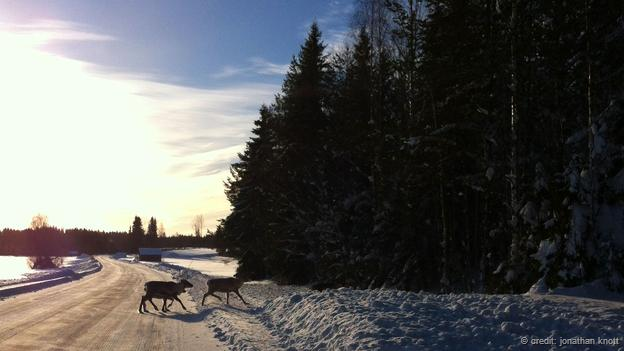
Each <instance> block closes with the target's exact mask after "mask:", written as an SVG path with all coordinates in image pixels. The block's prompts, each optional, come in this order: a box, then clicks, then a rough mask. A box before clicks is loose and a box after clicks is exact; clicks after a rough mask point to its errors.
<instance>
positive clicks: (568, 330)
mask: <svg viewBox="0 0 624 351" xmlns="http://www.w3.org/2000/svg"><path fill="white" fill-rule="evenodd" d="M622 307H624V306H619V308H618V306H614V308H613V310H609V309H603V310H592V311H582V310H579V308H578V306H577V305H576V303H573V302H569V303H565V302H553V301H549V300H544V299H533V298H531V297H529V296H519V295H478V294H462V295H452V294H451V295H433V294H423V293H410V292H404V291H397V290H352V289H344V288H343V289H337V290H326V291H323V292H307V293H301V294H292V295H289V296H282V297H278V298H276V299H275V300H274V301H269V302H267V304H266V305H265V306H264V308H263V313H262V317H261V318H262V320H263V322H264V324H265V325H266V326H267V328H269V329H273V330H274V333H275V335H277V336H278V337H279V339H280V344H281V346H282V347H284V348H285V349H292V350H302V349H306V350H324V349H340V350H414V349H419V350H501V349H506V350H516V349H517V350H525V349H527V346H526V345H525V344H523V341H524V342H527V343H531V342H532V340H534V341H533V342H534V343H536V342H538V341H537V340H544V339H547V338H549V337H552V340H553V342H555V344H556V346H557V349H562V350H576V349H578V347H579V345H576V344H575V345H563V346H561V347H558V346H559V341H560V339H561V340H564V342H565V340H574V338H582V339H583V340H595V341H596V342H598V340H599V338H601V339H602V340H606V339H608V340H612V341H613V340H615V342H617V343H618V345H619V347H624V341H623V340H622V337H623V336H624V321H623V320H622V318H621V311H622V310H621V308H622ZM523 337H524V338H526V339H523ZM572 342H573V341H572ZM542 347H543V346H542ZM591 349H592V350H614V348H613V346H612V345H596V346H592V348H591ZM615 349H617V347H616V348H615Z"/></svg>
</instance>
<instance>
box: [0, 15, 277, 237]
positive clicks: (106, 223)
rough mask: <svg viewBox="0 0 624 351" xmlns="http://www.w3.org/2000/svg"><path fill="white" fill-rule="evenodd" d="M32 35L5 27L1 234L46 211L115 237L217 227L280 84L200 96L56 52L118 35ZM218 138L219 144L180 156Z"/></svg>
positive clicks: (58, 30)
mask: <svg viewBox="0 0 624 351" xmlns="http://www.w3.org/2000/svg"><path fill="white" fill-rule="evenodd" d="M42 25H43V26H44V28H42ZM46 25H47V26H52V27H53V28H51V30H50V31H49V32H48V31H46V28H45V26H46ZM32 28H35V29H34V30H24V28H20V29H19V30H18V31H11V30H10V29H7V26H2V27H0V45H1V47H2V48H3V57H2V62H3V64H2V65H0V76H1V77H2V79H1V80H0V94H1V96H2V97H3V102H2V104H0V159H1V160H2V163H3V167H2V178H1V182H0V194H2V201H1V202H0V213H1V215H0V228H15V229H21V228H25V227H27V226H28V224H29V223H30V219H31V218H32V216H34V215H35V214H37V213H42V214H45V215H46V216H48V218H49V222H50V225H53V226H57V227H61V228H74V227H76V228H89V229H95V230H107V231H126V230H128V227H129V226H130V224H131V223H132V220H133V218H134V216H135V215H138V216H140V217H141V218H142V219H143V221H144V223H146V222H147V219H149V218H150V217H152V216H153V217H155V218H156V219H157V220H158V221H159V222H162V223H163V224H164V227H165V230H166V232H167V234H169V235H171V234H175V233H190V232H191V231H192V229H191V221H192V218H193V217H194V216H196V215H198V214H202V215H204V216H205V217H206V224H207V229H213V228H214V227H215V226H216V224H217V220H218V219H219V218H222V217H223V216H225V215H226V214H227V213H228V211H229V204H228V203H227V200H226V198H225V195H224V194H223V181H224V180H225V179H226V178H227V175H228V174H229V173H228V170H227V165H228V164H229V163H230V162H232V161H233V160H234V159H235V158H236V155H237V153H238V152H240V151H241V150H242V149H243V147H244V140H245V139H246V136H247V132H246V129H248V128H249V127H250V126H251V122H252V121H253V119H254V118H255V116H254V115H253V112H251V111H254V106H256V105H257V106H258V107H259V106H260V103H262V102H264V101H268V100H269V99H270V98H271V97H272V94H273V91H274V90H275V87H274V86H271V85H262V84H255V85H246V86H242V87H241V86H239V87H235V88H232V89H228V88H225V89H221V90H209V89H197V88H190V87H184V86H177V85H172V84H166V83H159V82H157V81H154V80H151V79H150V78H151V77H141V76H137V75H132V74H123V73H119V72H107V71H106V67H99V66H97V65H94V64H89V63H86V62H82V61H79V60H74V59H70V58H66V57H63V56H60V55H58V54H54V53H50V52H48V51H46V49H45V46H46V45H47V44H51V43H53V42H54V41H55V40H93V41H107V40H115V39H114V38H112V37H110V36H107V35H100V34H90V33H85V32H78V31H75V30H74V29H73V28H71V27H70V25H69V24H63V25H61V24H60V23H59V22H44V23H42V24H40V25H39V26H32ZM200 121H203V122H204V123H200ZM206 121H208V122H209V123H208V124H209V125H210V126H212V127H211V128H206V127H203V126H204V125H205V122H206ZM211 136H213V137H214V138H215V142H214V143H211V145H212V146H213V147H211V148H209V149H205V150H199V149H196V150H186V151H183V152H180V148H181V147H182V146H183V144H184V141H185V140H188V139H192V138H198V137H205V138H210V137H211ZM224 137H229V140H227V142H226V143H222V142H220V140H223V139H222V138H224ZM237 139H238V140H237ZM188 147H190V148H193V144H191V145H188ZM211 165H212V166H213V168H212V169H210V170H209V171H208V172H205V173H204V174H202V173H201V170H198V167H200V168H201V167H210V166H211ZM198 172H199V173H198ZM145 225H146V224H145Z"/></svg>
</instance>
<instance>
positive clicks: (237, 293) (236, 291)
mask: <svg viewBox="0 0 624 351" xmlns="http://www.w3.org/2000/svg"><path fill="white" fill-rule="evenodd" d="M234 292H235V293H236V295H238V297H239V298H240V299H241V301H243V303H244V304H245V305H249V304H248V303H247V302H246V301H245V299H243V297H242V296H241V294H240V293H239V292H238V289H236V290H234Z"/></svg>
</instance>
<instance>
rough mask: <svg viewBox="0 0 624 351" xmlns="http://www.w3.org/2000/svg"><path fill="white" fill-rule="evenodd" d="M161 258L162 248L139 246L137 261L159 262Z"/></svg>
mask: <svg viewBox="0 0 624 351" xmlns="http://www.w3.org/2000/svg"><path fill="white" fill-rule="evenodd" d="M161 260H162V250H161V249H159V248H154V247H140V248H139V261H149V262H160V261H161Z"/></svg>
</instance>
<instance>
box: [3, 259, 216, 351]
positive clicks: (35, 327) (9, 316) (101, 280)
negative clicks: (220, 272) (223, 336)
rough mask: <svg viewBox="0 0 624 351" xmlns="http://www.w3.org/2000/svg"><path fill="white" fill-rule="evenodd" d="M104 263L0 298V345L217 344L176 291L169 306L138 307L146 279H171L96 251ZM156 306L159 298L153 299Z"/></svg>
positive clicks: (200, 346)
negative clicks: (160, 309)
mask: <svg viewBox="0 0 624 351" xmlns="http://www.w3.org/2000/svg"><path fill="white" fill-rule="evenodd" d="M98 260H99V261H100V262H101V263H102V265H103V267H102V270H101V271H100V272H99V273H96V274H91V275H89V276H86V277H84V278H83V279H81V280H78V281H76V282H72V283H68V284H62V285H59V286H55V287H52V288H48V289H44V290H41V291H38V292H34V293H27V294H22V295H18V296H16V297H10V298H6V299H4V300H2V301H0V350H3V351H9V350H20V351H21V350H76V351H78V350H80V351H83V350H222V349H223V347H221V346H220V345H219V344H218V341H217V340H215V339H214V338H213V336H212V335H213V333H212V332H211V331H210V330H209V329H208V328H206V326H205V325H204V323H198V322H199V321H200V320H199V319H198V318H197V314H196V313H197V309H196V307H195V303H194V302H193V301H192V300H191V299H190V297H189V295H188V294H182V295H181V296H180V298H181V300H182V301H183V302H184V305H185V306H186V307H187V308H188V309H189V311H188V312H187V311H184V310H182V308H181V307H180V305H179V304H178V303H177V302H176V304H174V305H173V306H172V307H171V310H172V312H169V313H167V314H163V313H161V312H155V311H154V309H153V307H152V306H151V305H150V304H149V303H148V310H149V311H150V313H147V314H139V313H138V312H137V310H138V306H139V301H140V298H141V296H142V295H143V283H144V282H145V281H148V280H171V276H170V275H169V274H167V273H164V272H158V271H154V270H152V269H150V268H148V267H146V266H144V265H140V264H129V263H125V262H120V261H117V260H113V259H110V258H106V257H98ZM154 302H155V303H156V305H157V306H159V307H160V305H161V304H162V300H154Z"/></svg>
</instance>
